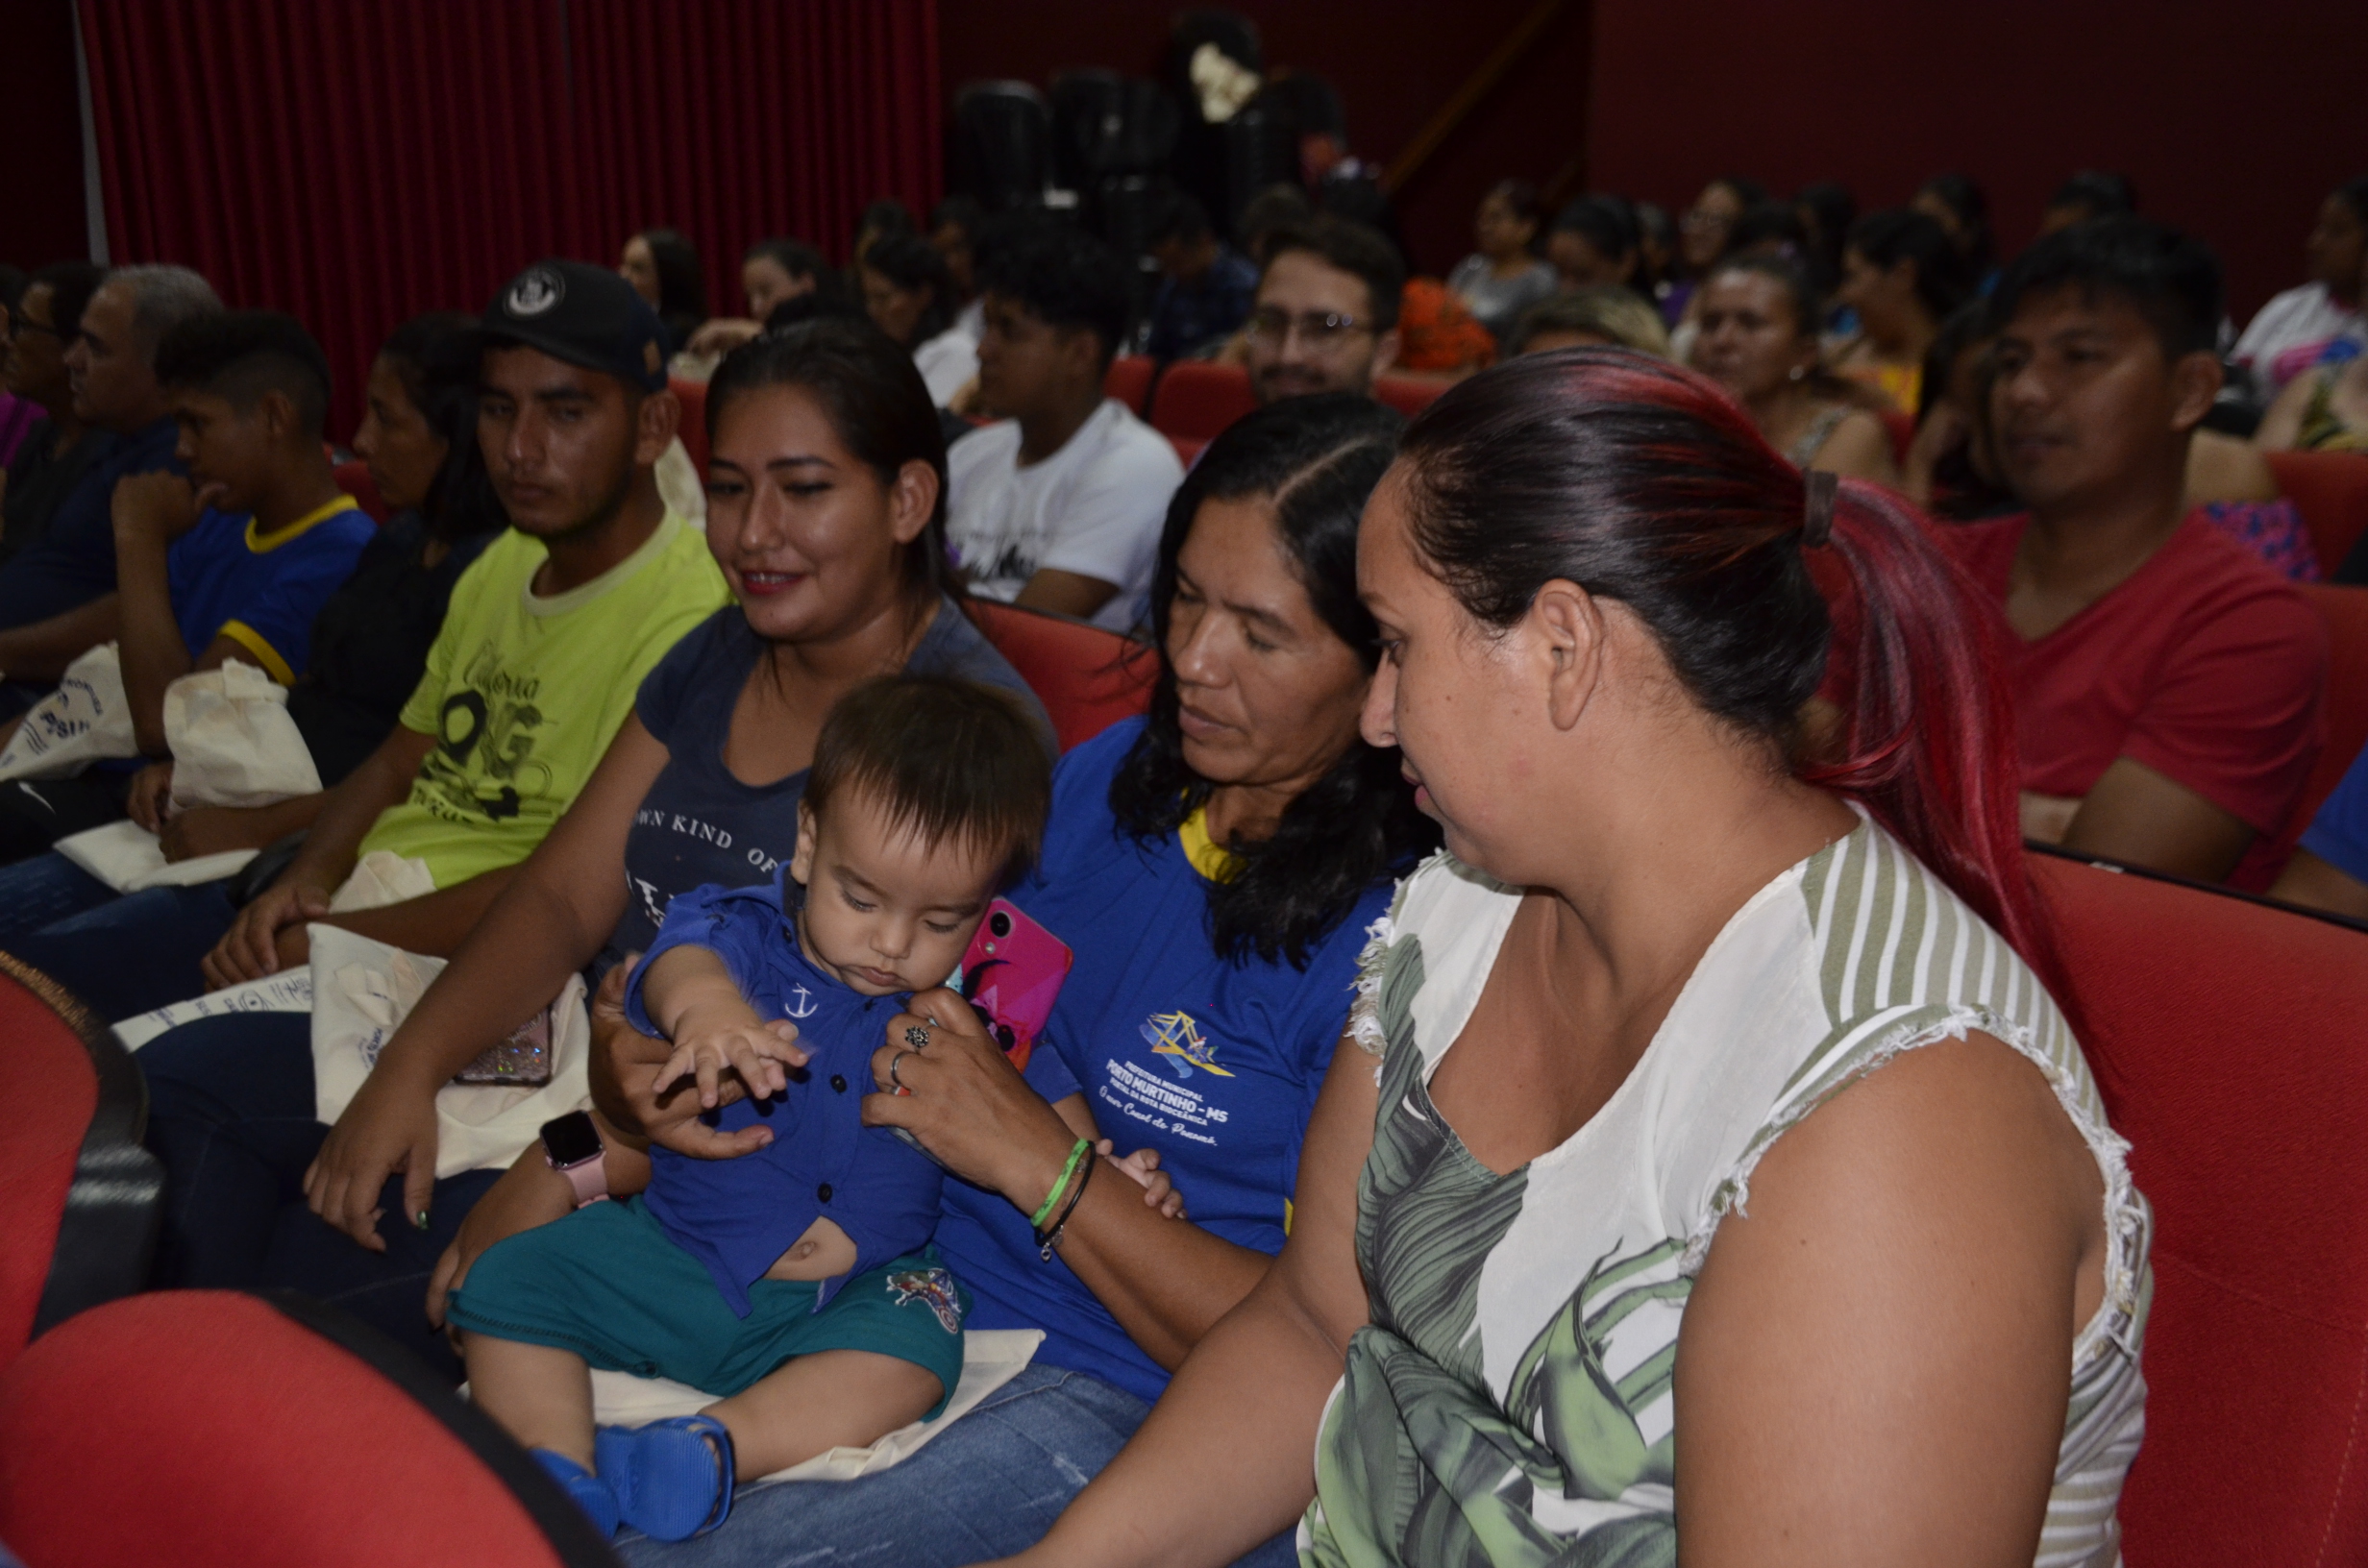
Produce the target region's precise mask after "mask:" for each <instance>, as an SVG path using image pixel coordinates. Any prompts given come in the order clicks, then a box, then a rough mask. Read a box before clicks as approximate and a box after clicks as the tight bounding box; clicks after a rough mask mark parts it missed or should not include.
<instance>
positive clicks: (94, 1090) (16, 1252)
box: [0, 970, 99, 1540]
mask: <svg viewBox="0 0 2368 1568" xmlns="http://www.w3.org/2000/svg"><path fill="white" fill-rule="evenodd" d="M0 1105H5V1106H7V1107H8V1118H9V1130H8V1136H6V1137H5V1138H0V1213H5V1214H6V1215H7V1216H8V1219H7V1222H6V1223H5V1224H0V1367H5V1366H6V1365H7V1364H8V1362H9V1361H10V1360H11V1359H12V1358H13V1357H14V1356H15V1355H16V1354H17V1353H18V1352H19V1351H21V1350H23V1349H24V1348H25V1342H26V1341H27V1340H29V1339H31V1338H32V1337H33V1320H34V1314H35V1313H36V1312H37V1311H38V1310H39V1308H40V1302H41V1292H42V1290H43V1289H44V1288H45V1287H46V1286H47V1285H48V1282H49V1265H50V1259H51V1257H52V1256H53V1254H54V1253H55V1251H56V1248H57V1244H58V1228H59V1225H60V1223H61V1222H62V1220H63V1218H64V1217H65V1197H66V1192H67V1190H68V1189H69V1188H72V1187H73V1185H74V1166H75V1164H76V1163H77V1162H78V1161H79V1160H80V1159H81V1157H82V1147H83V1138H84V1135H85V1134H86V1133H87V1132H88V1131H89V1129H90V1117H91V1114H92V1113H93V1112H95V1111H96V1110H97V1109H98V1106H99V1076H98V1072H97V1069H96V1068H94V1067H93V1066H91V1061H90V1055H89V1052H88V1051H86V1049H84V1046H83V1042H82V1037H81V1036H80V1035H78V1034H77V1033H75V1031H74V1029H73V1027H72V1026H71V1025H70V1024H68V1023H67V1022H66V1020H65V1019H64V1018H63V1017H61V1016H60V1015H59V1013H58V1011H57V1009H55V1008H53V1007H51V1006H50V1005H49V1003H48V1002H46V1001H44V1000H43V999H42V998H41V997H40V996H38V995H37V994H36V993H35V992H33V991H32V990H30V989H28V988H27V987H26V986H25V985H24V984H23V983H22V982H20V981H19V980H18V979H16V977H15V976H14V975H13V974H12V973H10V972H7V971H5V970H0ZM0 1452H5V1450H0ZM10 1538H11V1537H10V1536H9V1534H8V1532H7V1531H5V1530H0V1540H8V1539H10Z"/></svg>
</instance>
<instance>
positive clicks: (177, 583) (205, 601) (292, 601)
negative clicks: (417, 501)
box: [164, 496, 378, 686]
mask: <svg viewBox="0 0 2368 1568" xmlns="http://www.w3.org/2000/svg"><path fill="white" fill-rule="evenodd" d="M377 532H378V525H377V524H375V523H372V522H371V521H370V518H369V516H368V514H366V513H365V512H363V511H362V509H361V508H360V507H359V506H358V505H357V504H356V503H355V502H354V499H353V498H352V497H350V496H339V497H338V498H337V499H336V500H335V501H333V502H330V503H329V504H328V505H326V506H323V507H321V508H320V509H319V510H318V511H314V512H310V513H308V514H307V515H306V516H304V517H301V518H299V519H297V520H296V521H295V522H294V523H292V524H290V525H289V526H288V527H284V528H283V529H281V530H280V531H279V533H277V534H276V535H274V536H272V537H270V538H268V539H265V538H259V537H258V536H257V534H256V531H255V520H254V519H253V518H251V517H249V516H248V515H246V514H245V513H243V512H238V513H232V512H219V511H216V510H214V509H213V508H212V507H210V506H209V507H208V508H206V510H205V512H204V513H202V514H201V515H200V516H199V518H198V520H197V525H196V527H192V528H191V529H189V531H188V532H186V533H185V534H183V535H182V536H181V537H180V538H178V539H176V540H174V541H173V543H172V546H171V548H170V549H169V550H167V551H165V556H164V576H165V582H166V584H167V586H168V587H169V588H170V589H171V591H172V596H173V620H174V621H175V623H177V624H178V625H179V626H180V627H181V640H182V641H183V642H184V643H186V644H187V645H188V648H189V656H190V657H191V658H196V657H197V656H199V655H200V654H202V653H204V652H205V651H206V648H207V646H208V645H209V644H210V643H211V642H212V641H213V640H214V639H215V638H216V637H228V638H229V639H230V640H231V641H233V642H234V643H236V644H237V645H238V646H239V647H240V648H241V649H244V653H243V655H242V657H243V658H244V659H245V661H246V662H247V663H249V664H252V665H255V666H256V667H257V668H258V669H260V670H261V671H262V672H263V673H264V674H268V675H269V676H271V678H272V679H274V680H276V681H278V682H279V683H280V684H281V685H283V686H289V685H293V684H295V680H296V677H297V676H298V675H301V674H304V673H305V666H306V665H307V664H308V663H310V662H311V658H312V618H313V617H314V616H316V615H318V614H319V613H320V610H321V606H322V605H324V604H326V603H328V602H329V596H330V595H332V594H333V593H335V592H336V591H337V588H338V585H339V584H341V583H343V582H344V581H345V579H346V578H348V577H350V576H353V575H354V566H355V563H356V562H358V561H359V560H360V559H361V552H362V549H363V547H364V546H366V545H368V544H369V543H370V540H371V537H372V536H373V535H374V534H376V533H377Z"/></svg>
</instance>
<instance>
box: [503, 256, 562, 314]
mask: <svg viewBox="0 0 2368 1568" xmlns="http://www.w3.org/2000/svg"><path fill="white" fill-rule="evenodd" d="M566 293H567V280H566V279H564V278H562V277H560V276H559V274H558V273H557V271H555V269H553V268H551V267H530V268H528V269H527V271H526V274H525V276H523V277H521V278H520V279H519V280H518V281H517V282H514V283H512V284H510V285H509V294H508V296H507V297H506V299H504V300H503V301H502V308H503V309H504V310H506V311H507V312H509V314H511V315H513V316H539V315H541V314H542V313H543V312H544V311H546V310H548V309H550V308H551V307H552V306H555V305H557V304H558V303H559V300H560V298H561V297H562V296H563V295H565V294H566Z"/></svg>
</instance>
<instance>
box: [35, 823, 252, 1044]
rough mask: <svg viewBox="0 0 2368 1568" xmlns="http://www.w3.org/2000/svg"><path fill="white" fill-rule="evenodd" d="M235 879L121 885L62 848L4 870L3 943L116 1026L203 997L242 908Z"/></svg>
mask: <svg viewBox="0 0 2368 1568" xmlns="http://www.w3.org/2000/svg"><path fill="white" fill-rule="evenodd" d="M228 887H229V883H228V882H227V881H220V882H201V883H199V884H198V885H197V886H195V887H193V888H149V889H147V890H145V891H144V892H140V893H132V894H122V895H121V896H118V895H117V894H116V893H115V891H114V890H113V889H111V888H110V887H109V886H108V885H107V884H106V883H104V882H102V881H100V880H99V879H98V878H97V877H94V876H92V875H90V874H89V873H88V872H86V871H85V870H83V869H82V868H81V867H79V866H77V865H75V864H74V863H73V862H72V861H70V860H68V859H66V858H65V856H63V855H62V854H59V853H57V852H56V851H55V850H53V851H51V852H50V853H48V854H45V855H37V856H35V857H34V858H33V859H31V860H27V861H21V862H19V863H18V864H16V865H14V866H11V867H8V868H7V869H6V870H0V948H5V949H6V950H7V951H9V952H11V953H12V954H14V955H15V956H16V957H18V958H21V959H23V960H24V961H25V962H26V963H28V964H30V965H32V966H33V967H34V968H37V969H39V970H40V971H41V972H42V973H43V974H46V975H48V976H49V977H50V978H51V979H52V980H55V981H57V982H58V983H59V984H60V985H62V986H63V987H65V989H66V990H68V991H70V992H73V993H74V994H75V995H77V996H79V997H81V998H82V999H83V1001H84V1002H85V1003H86V1005H87V1006H88V1007H89V1008H90V1010H91V1011H92V1012H94V1013H96V1014H98V1015H99V1016H100V1017H103V1018H105V1019H106V1020H107V1021H108V1022H110V1023H120V1022H122V1021H123V1020H124V1019H125V1018H128V1017H134V1016H136V1015H137V1014H141V1013H146V1012H149V1011H151V1010H152V1009H155V1008H160V1007H162V1006H164V1005H166V1004H167V1003H170V1002H178V1001H182V1000H184V999H185V998H187V997H190V996H196V995H201V994H203V993H204V992H205V990H206V977H205V974H204V972H203V971H202V970H200V969H199V968H198V965H199V963H200V961H202V960H203V959H204V958H205V956H206V954H207V953H208V952H210V950H211V949H212V947H213V944H214V943H217V942H220V941H221V940H222V938H223V936H224V935H225V934H226V933H227V932H228V931H229V930H230V928H231V922H232V921H233V920H234V919H236V918H237V916H238V911H237V910H236V909H235V908H234V907H233V906H232V904H231V900H230V895H229V894H228V893H226V892H225V891H224V890H225V889H227V888H228Z"/></svg>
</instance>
